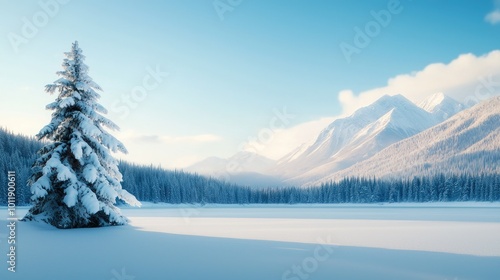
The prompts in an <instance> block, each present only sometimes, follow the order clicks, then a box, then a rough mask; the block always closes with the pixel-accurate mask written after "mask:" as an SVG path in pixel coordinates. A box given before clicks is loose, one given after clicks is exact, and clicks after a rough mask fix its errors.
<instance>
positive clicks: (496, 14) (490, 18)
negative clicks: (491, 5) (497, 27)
mask: <svg viewBox="0 0 500 280" xmlns="http://www.w3.org/2000/svg"><path fill="white" fill-rule="evenodd" d="M484 20H486V21H487V22H489V23H491V24H497V23H500V10H494V11H492V12H491V13H489V14H487V15H486V16H485V17H484Z"/></svg>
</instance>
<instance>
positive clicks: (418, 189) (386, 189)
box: [0, 129, 500, 205]
mask: <svg viewBox="0 0 500 280" xmlns="http://www.w3.org/2000/svg"><path fill="white" fill-rule="evenodd" d="M41 147H42V143H40V142H38V141H37V140H35V139H34V138H32V137H26V136H22V135H14V134H13V133H10V132H9V131H7V130H5V129H0V172H2V174H3V175H1V176H0V205H5V204H6V202H7V172H8V171H15V172H16V182H17V193H16V195H17V199H16V200H17V203H18V205H27V204H29V198H30V196H31V194H30V191H29V189H28V187H26V181H27V178H28V176H29V175H30V173H31V165H32V163H33V162H34V160H35V159H36V157H37V155H36V152H37V151H38V149H39V148H41ZM119 168H120V171H121V172H122V174H123V182H122V185H123V188H124V189H126V190H127V191H129V192H130V193H132V194H134V195H135V196H136V197H137V199H139V200H141V201H151V202H167V203H235V204H245V203H377V202H428V201H499V200H500V174H467V173H464V174H458V175H457V174H437V175H433V176H421V177H412V178H400V179H393V180H381V179H376V178H356V177H352V178H345V179H343V180H341V181H338V182H331V183H327V184H323V185H321V186H316V187H309V188H298V187H286V188H284V187H281V188H278V187H274V186H269V187H268V188H264V189H254V188H251V187H247V186H236V185H233V184H229V183H226V182H223V181H220V180H217V179H214V178H208V177H204V176H200V175H197V174H190V173H186V172H183V171H179V170H174V171H171V170H165V169H162V168H160V167H155V166H143V165H136V164H131V163H127V162H120V165H119Z"/></svg>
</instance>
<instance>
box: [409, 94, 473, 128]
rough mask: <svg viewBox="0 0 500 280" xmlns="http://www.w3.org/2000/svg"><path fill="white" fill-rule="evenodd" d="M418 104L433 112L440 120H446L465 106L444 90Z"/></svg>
mask: <svg viewBox="0 0 500 280" xmlns="http://www.w3.org/2000/svg"><path fill="white" fill-rule="evenodd" d="M418 106H419V107H420V108H422V109H424V110H426V111H427V112H429V113H431V114H433V115H434V116H435V117H436V118H437V119H438V121H444V120H446V119H448V118H449V117H451V116H453V115H455V114H456V113H458V112H460V111H462V110H463V109H464V108H465V106H464V105H463V104H461V103H460V102H457V101H455V100H454V99H452V98H450V97H448V96H447V95H445V94H444V93H442V92H438V93H435V94H433V95H431V96H430V97H428V98H427V99H425V100H423V101H422V102H420V103H419V104H418Z"/></svg>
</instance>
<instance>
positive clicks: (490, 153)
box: [315, 97, 500, 183]
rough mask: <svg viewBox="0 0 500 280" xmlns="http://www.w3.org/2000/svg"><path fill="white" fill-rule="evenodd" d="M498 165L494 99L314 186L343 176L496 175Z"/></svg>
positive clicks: (499, 122) (499, 121)
mask: <svg viewBox="0 0 500 280" xmlns="http://www.w3.org/2000/svg"><path fill="white" fill-rule="evenodd" d="M499 162H500V97H494V98H492V99H490V100H487V101H485V102H483V103H481V104H478V105H476V106H474V107H472V108H470V109H467V110H465V111H462V112H460V113H458V114H456V115H455V116H453V117H451V118H450V119H448V120H446V121H445V122H443V123H441V124H438V125H436V126H434V127H432V128H430V129H428V130H425V131H424V132H421V133H419V134H417V135H415V136H413V137H411V138H408V139H405V140H403V141H400V142H398V143H395V144H393V145H391V146H389V147H388V148H386V149H384V150H383V151H381V152H380V153H378V154H377V155H375V156H373V157H372V158H370V159H367V160H365V161H363V162H360V163H358V164H355V165H353V166H351V167H350V168H347V169H345V170H343V171H341V172H337V173H334V174H332V175H329V176H325V177H323V178H321V179H319V180H317V181H316V182H315V183H321V182H325V181H329V180H337V179H339V178H343V177H345V176H377V177H397V176H409V175H411V176H415V175H424V174H429V173H430V174H432V173H440V172H444V173H448V172H451V173H460V172H464V171H465V172H472V173H479V172H485V173H500V165H499V164H498V163H499Z"/></svg>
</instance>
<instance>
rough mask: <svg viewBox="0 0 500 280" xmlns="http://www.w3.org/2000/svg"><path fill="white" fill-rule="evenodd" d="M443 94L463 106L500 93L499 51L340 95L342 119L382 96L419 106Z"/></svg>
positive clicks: (404, 75)
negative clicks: (397, 98)
mask: <svg viewBox="0 0 500 280" xmlns="http://www.w3.org/2000/svg"><path fill="white" fill-rule="evenodd" d="M437 92H443V93H445V94H446V95H448V96H450V97H452V98H455V99H456V100H458V101H460V102H463V103H471V101H472V100H474V101H476V100H477V101H481V100H484V99H487V98H488V97H491V96H493V95H498V94H499V93H500V50H495V51H492V52H490V53H488V54H486V55H483V56H475V55H473V54H463V55H460V56H459V57H457V58H456V59H454V60H453V61H451V62H450V63H448V64H444V63H433V64H430V65H428V66H427V67H425V68H424V69H423V70H420V71H417V72H414V73H410V74H402V75H398V76H396V77H393V78H390V79H389V80H388V81H387V85H386V86H383V87H379V88H374V89H371V90H367V91H364V92H361V93H359V94H355V93H354V92H353V91H351V90H344V91H341V92H340V93H339V101H340V102H341V104H342V108H343V115H346V114H351V113H353V112H354V111H355V110H357V109H359V108H360V107H363V106H367V105H369V104H371V103H372V102H374V101H375V100H377V99H378V98H380V97H381V96H383V95H386V94H387V95H396V94H402V95H404V96H406V97H407V98H408V99H410V100H412V101H414V102H419V101H421V100H423V99H425V98H427V97H428V96H430V95H432V94H434V93H437Z"/></svg>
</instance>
